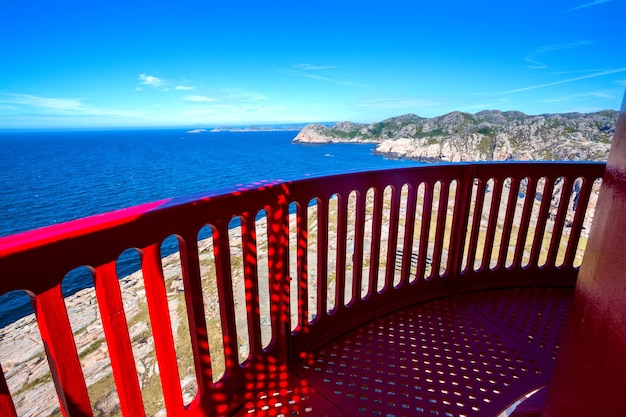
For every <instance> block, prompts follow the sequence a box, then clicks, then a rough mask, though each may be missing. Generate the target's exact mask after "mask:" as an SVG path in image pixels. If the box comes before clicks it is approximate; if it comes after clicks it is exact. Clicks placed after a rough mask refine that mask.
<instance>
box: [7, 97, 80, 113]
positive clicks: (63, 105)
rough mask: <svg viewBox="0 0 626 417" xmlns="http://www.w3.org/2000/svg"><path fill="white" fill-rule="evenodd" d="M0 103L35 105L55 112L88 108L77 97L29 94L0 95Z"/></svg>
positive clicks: (77, 110)
mask: <svg viewBox="0 0 626 417" xmlns="http://www.w3.org/2000/svg"><path fill="white" fill-rule="evenodd" d="M0 103H3V104H14V105H20V106H28V107H36V108H40V109H45V110H49V111H55V112H79V111H85V110H87V109H88V107H87V106H85V105H84V104H83V103H82V101H81V100H80V99H77V98H54V97H40V96H34V95H30V94H6V95H4V96H2V97H0Z"/></svg>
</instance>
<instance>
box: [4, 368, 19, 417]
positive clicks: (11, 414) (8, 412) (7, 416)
mask: <svg viewBox="0 0 626 417" xmlns="http://www.w3.org/2000/svg"><path fill="white" fill-rule="evenodd" d="M0 417H17V412H16V411H15V404H13V398H11V392H9V386H8V385H7V380H6V378H5V376H4V371H3V370H2V364H0Z"/></svg>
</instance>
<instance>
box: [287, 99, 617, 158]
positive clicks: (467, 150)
mask: <svg viewBox="0 0 626 417" xmlns="http://www.w3.org/2000/svg"><path fill="white" fill-rule="evenodd" d="M617 116H618V112H617V111H612V110H605V111H601V112H597V113H587V114H582V113H562V114H544V115H539V116H529V115H526V114H524V113H521V112H517V111H507V112H501V111H498V110H486V111H481V112H479V113H476V114H469V113H462V112H452V113H448V114H446V115H444V116H439V117H433V118H422V117H419V116H417V115H414V114H406V115H403V116H399V117H393V118H390V119H386V120H383V121H381V122H378V123H372V124H359V123H352V122H340V123H337V124H335V125H334V126H332V127H328V126H325V125H318V124H311V125H308V126H306V127H305V128H304V129H302V130H301V131H300V133H298V135H297V136H296V137H295V139H294V142H296V143H313V144H316V143H317V144H319V143H336V142H354V143H367V142H371V143H376V144H377V145H376V149H375V151H374V152H375V153H376V154H380V155H384V156H386V157H389V158H408V159H415V160H419V161H427V162H437V161H451V162H459V161H490V160H495V161H498V160H597V161H604V160H606V158H607V155H608V151H609V147H610V141H611V137H612V136H613V132H614V131H615V123H616V122H617Z"/></svg>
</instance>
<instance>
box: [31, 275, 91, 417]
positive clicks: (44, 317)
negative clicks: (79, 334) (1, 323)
mask: <svg viewBox="0 0 626 417" xmlns="http://www.w3.org/2000/svg"><path fill="white" fill-rule="evenodd" d="M32 302H33V309H34V310H35V315H36V317H37V324H38V325H39V331H40V333H41V339H42V341H43V343H44V347H45V351H46V356H47V357H48V364H49V365H50V372H51V374H52V379H53V381H54V386H55V388H56V391H57V395H58V396H59V402H60V404H61V412H62V413H63V416H65V417H73V416H81V417H83V416H92V415H93V414H92V411H91V403H90V401H89V394H88V393H87V385H86V383H85V377H84V376H83V371H82V369H81V367H80V361H79V359H78V353H77V351H76V344H75V342H74V338H73V334H72V327H71V326H70V322H69V319H68V315H67V310H66V309H65V302H64V301H63V294H62V293H61V286H60V285H56V286H54V287H52V288H51V289H49V290H47V291H45V292H44V293H42V294H39V295H37V296H35V297H33V298H32Z"/></svg>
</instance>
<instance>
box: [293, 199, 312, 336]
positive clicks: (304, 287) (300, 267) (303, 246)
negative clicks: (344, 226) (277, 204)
mask: <svg viewBox="0 0 626 417" xmlns="http://www.w3.org/2000/svg"><path fill="white" fill-rule="evenodd" d="M308 214H309V213H308V207H307V205H306V204H304V205H302V204H298V206H297V212H296V241H297V243H296V246H297V255H296V256H297V264H296V277H295V279H297V280H298V283H297V288H298V294H296V295H295V296H296V297H298V312H297V314H298V326H304V325H305V324H306V323H308V320H309V288H308V282H309V281H308V280H309V267H308V265H309V263H308V262H309V231H308V230H309V229H308V227H309V222H308V220H307V219H308ZM292 296H294V295H293V294H292Z"/></svg>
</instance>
